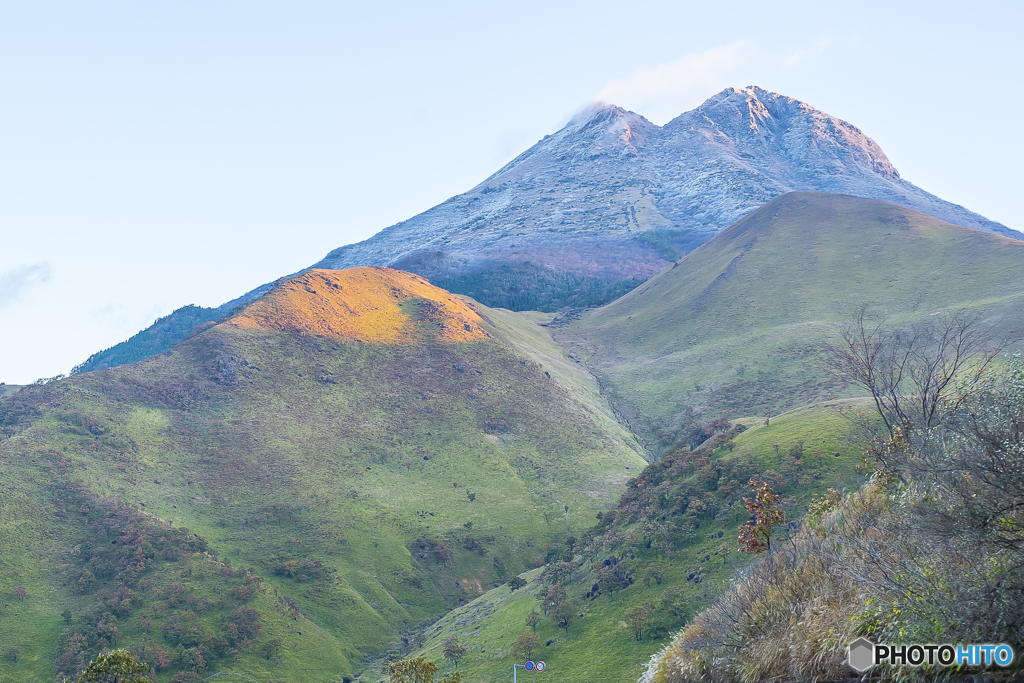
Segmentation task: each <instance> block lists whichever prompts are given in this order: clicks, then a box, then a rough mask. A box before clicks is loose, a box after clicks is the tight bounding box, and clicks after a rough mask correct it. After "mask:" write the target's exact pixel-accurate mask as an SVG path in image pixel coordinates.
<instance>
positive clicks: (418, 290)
mask: <svg viewBox="0 0 1024 683" xmlns="http://www.w3.org/2000/svg"><path fill="white" fill-rule="evenodd" d="M482 322H483V321H482V320H481V319H480V316H479V315H478V314H477V312H476V311H474V310H473V309H472V308H470V306H469V305H468V304H466V303H465V302H464V301H462V300H461V299H459V298H458V297H456V296H454V295H452V294H449V293H448V292H446V291H445V290H443V289H440V288H438V287H434V286H433V285H431V284H430V283H428V282H427V281H426V280H424V279H423V278H421V277H419V276H418V275H413V274H412V273H406V272H402V271H399V270H392V269H390V268H379V267H372V268H351V269H349V270H344V271H336V270H311V271H308V272H305V273H303V274H301V275H298V276H296V277H294V278H291V279H289V280H286V281H285V282H283V283H281V284H280V285H279V286H278V287H276V288H275V289H274V290H273V291H272V292H270V293H268V294H266V295H265V296H264V297H263V298H262V299H260V300H259V301H257V302H255V303H254V304H252V305H251V306H249V307H248V308H246V309H245V311H244V312H242V313H241V314H240V315H238V316H237V317H236V318H234V319H233V320H231V321H230V322H229V323H228V324H229V325H231V326H234V327H238V328H243V329H261V330H279V331H284V332H292V333H296V334H301V335H307V336H318V337H324V338H326V339H332V340H337V341H356V342H363V343H369V344H384V345H409V344H415V343H418V342H421V341H424V340H426V339H436V340H437V341H441V342H447V343H459V342H470V341H480V340H483V339H487V338H489V337H490V335H489V334H488V333H487V332H486V331H484V329H483V328H482V327H481V324H482Z"/></svg>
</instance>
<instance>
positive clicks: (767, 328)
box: [558, 192, 1024, 451]
mask: <svg viewBox="0 0 1024 683" xmlns="http://www.w3.org/2000/svg"><path fill="white" fill-rule="evenodd" d="M862 305H867V306H868V307H869V314H870V315H872V316H874V317H875V318H876V319H881V318H882V317H885V318H887V319H889V320H890V321H891V322H893V323H899V324H906V323H910V322H913V321H915V320H923V319H927V318H928V317H929V316H930V315H932V314H934V313H936V312H937V311H942V310H947V309H956V308H959V307H964V306H966V307H969V308H971V309H973V311H975V312H977V314H978V315H980V316H981V317H982V318H983V319H984V321H985V323H986V324H988V325H990V326H991V327H992V328H993V329H994V330H996V331H997V332H1004V331H1006V330H1009V329H1011V328H1013V327H1016V329H1018V330H1019V329H1021V327H1020V326H1021V325H1022V324H1024V316H1022V311H1024V242H1019V241H1015V240H1011V239H1008V238H1005V237H1001V236H999V235H995V234H992V233H985V232H980V231H977V230H970V229H967V228H961V227H958V226H954V225H950V224H948V223H944V222H942V221H940V220H938V219H935V218H932V217H930V216H926V215H924V214H920V213H917V212H914V211H911V210H909V209H905V208H902V207H899V206H896V205H894V204H889V203H885V202H878V201H874V200H869V199H860V198H856V197H850V196H846V195H829V194H820V193H811V192H799V193H792V194H787V195H783V196H781V197H779V198H777V199H775V200H773V201H771V202H769V203H768V204H766V205H764V206H763V207H761V208H760V209H758V210H757V211H754V212H753V213H751V214H750V215H748V216H746V217H745V218H743V219H742V220H740V221H738V222H737V223H736V224H735V225H733V226H732V227H730V228H728V229H726V230H724V231H723V232H722V233H720V234H719V235H718V236H716V237H715V238H714V239H712V240H711V241H709V242H708V243H706V244H704V245H703V246H701V247H700V248H698V249H696V250H695V251H693V252H691V253H689V254H687V255H686V256H685V257H684V258H682V259H680V260H679V261H678V262H677V263H676V264H675V266H674V267H673V268H671V269H668V270H666V271H663V272H662V273H660V274H659V275H657V276H656V277H654V278H652V279H651V280H649V281H647V282H646V283H644V284H643V285H641V286H640V287H638V288H637V289H635V290H634V291H632V292H630V293H629V294H627V295H626V296H624V297H622V298H621V299H618V300H617V301H615V302H613V303H611V304H609V305H607V306H604V307H603V308H600V309H595V310H592V311H586V312H582V314H580V315H578V317H577V318H576V319H574V320H570V318H571V317H572V316H568V317H566V318H564V319H563V321H562V326H561V327H559V334H558V338H559V340H560V341H562V342H564V343H565V344H566V346H567V347H568V348H569V349H570V350H571V353H572V354H573V355H574V356H578V357H580V358H582V359H583V360H584V361H586V362H587V363H588V365H589V366H590V367H591V368H592V369H593V370H594V372H595V373H596V374H597V376H598V377H599V379H600V380H601V383H602V386H603V387H604V388H605V389H606V391H607V395H608V397H609V399H610V400H611V402H612V404H613V406H614V407H615V408H616V409H617V411H618V412H619V413H620V414H621V415H622V417H623V419H624V420H625V421H627V422H628V424H629V425H630V426H631V427H632V428H633V431H635V432H636V433H637V434H638V435H639V436H641V437H642V438H643V439H644V441H645V444H646V445H647V446H648V447H649V448H650V449H651V450H654V451H659V450H661V449H663V448H665V447H666V446H667V445H668V444H669V443H670V442H671V439H672V438H673V437H674V434H675V433H676V431H678V429H679V428H681V427H683V426H685V424H686V423H688V422H689V421H690V420H691V419H693V415H695V414H696V415H703V416H704V417H705V418H709V419H710V418H712V417H720V416H730V415H744V414H752V413H755V414H761V415H764V414H769V413H774V414H777V413H780V412H782V411H784V410H788V409H791V408H794V407H797V406H801V405H806V404H808V403H811V402H813V401H816V400H821V399H823V398H828V397H832V396H841V395H843V390H842V388H841V387H839V386H835V385H833V384H832V383H831V382H830V381H829V378H828V377H827V375H826V374H825V373H823V372H822V371H821V369H820V367H819V365H818V364H817V362H816V361H817V358H818V356H819V353H820V351H821V349H822V347H823V346H824V344H825V343H826V342H828V341H830V340H832V339H834V337H835V332H836V330H837V327H836V326H837V325H839V324H842V323H844V322H847V321H849V320H851V319H852V318H853V317H854V316H855V315H856V313H857V311H858V310H859V308H860V307H861V306H862Z"/></svg>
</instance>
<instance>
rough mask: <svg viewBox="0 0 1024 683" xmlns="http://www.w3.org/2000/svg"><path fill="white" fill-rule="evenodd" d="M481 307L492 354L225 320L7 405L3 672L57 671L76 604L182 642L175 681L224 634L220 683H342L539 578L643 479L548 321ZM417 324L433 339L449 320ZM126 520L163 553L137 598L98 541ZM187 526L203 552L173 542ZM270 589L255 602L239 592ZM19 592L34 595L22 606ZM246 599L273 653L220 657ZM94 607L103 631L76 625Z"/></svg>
mask: <svg viewBox="0 0 1024 683" xmlns="http://www.w3.org/2000/svg"><path fill="white" fill-rule="evenodd" d="M397 286H398V285H396V287H397ZM345 287H346V288H348V287H349V284H348V283H346V284H345ZM296 290H297V291H298V293H299V295H300V296H305V294H303V293H302V292H303V291H309V292H312V291H313V290H312V287H311V286H309V285H307V289H306V290H302V288H301V287H296ZM346 291H349V290H348V289H346ZM268 297H273V294H271V295H268ZM310 301H313V299H312V297H310V298H309V300H308V301H306V300H301V301H298V303H297V304H296V306H299V307H301V306H305V305H306V304H309V306H312V304H311V303H309V302H310ZM314 303H315V302H314ZM412 303H413V304H415V303H416V301H415V300H413V302H412ZM281 305H282V306H284V307H287V306H288V305H290V304H289V302H288V301H284V302H283V303H281ZM375 306H376V304H375ZM403 306H404V304H403ZM414 308H415V306H414ZM311 310H312V309H311ZM374 310H376V309H374ZM407 310H411V309H408V307H407V306H406V307H405V308H402V311H403V313H402V314H401V316H406V313H405V311H407ZM424 310H427V312H428V314H430V315H432V313H431V311H432V310H433V309H429V307H427V308H426V309H424ZM300 312H301V311H300ZM484 313H485V315H488V318H489V319H490V320H491V321H492V322H491V323H490V324H488V323H486V322H485V323H484V325H485V327H486V328H487V330H488V331H489V333H490V338H480V339H477V340H472V341H468V342H463V343H447V342H444V341H442V340H441V339H440V338H434V337H431V336H430V334H426V335H423V336H421V338H418V341H416V342H415V343H402V344H391V345H387V344H375V343H368V342H367V343H364V342H357V341H352V340H346V339H328V338H325V337H322V336H311V335H304V334H297V333H293V332H284V331H280V330H275V329H265V328H252V327H246V326H244V325H241V324H238V325H232V324H223V325H218V326H215V327H212V328H210V329H207V330H205V331H204V332H202V333H200V334H198V335H196V336H194V337H192V338H190V339H188V340H186V341H184V342H182V343H181V344H179V345H178V346H176V347H175V349H174V350H173V353H171V354H169V355H167V354H165V355H161V356H157V357H155V358H152V359H149V360H146V361H143V362H141V363H137V364H134V365H127V366H122V367H120V368H115V369H110V370H103V371H99V372H92V373H85V374H82V375H76V376H74V377H72V378H69V379H66V380H62V381H58V382H52V383H50V384H47V385H45V386H38V387H28V388H26V389H25V390H23V391H21V392H19V393H18V394H16V395H14V396H13V397H11V398H8V399H6V400H5V402H4V403H3V415H2V416H0V417H2V418H3V422H4V425H6V427H5V431H4V432H3V438H2V440H0V486H2V487H3V488H4V490H5V492H7V491H9V492H11V493H10V495H6V494H5V496H4V497H3V500H2V503H0V524H2V526H3V532H4V533H3V534H2V539H3V540H2V542H3V543H4V547H3V548H2V550H3V552H2V556H0V557H2V559H0V563H2V564H0V570H2V571H0V595H2V596H3V600H4V601H5V602H7V603H8V607H7V608H6V610H5V611H4V613H3V614H0V642H4V643H17V647H19V649H20V650H21V652H22V655H21V657H20V659H19V661H18V663H17V664H14V663H12V662H11V661H8V659H6V658H3V659H0V679H3V680H14V681H17V680H45V679H47V678H48V677H50V676H52V675H53V671H54V668H53V661H54V659H55V658H57V657H58V656H59V655H63V654H66V653H67V652H68V651H69V647H70V646H69V645H68V643H67V642H66V641H67V637H65V638H64V640H62V641H61V645H60V647H58V645H57V644H56V643H57V641H58V640H59V639H60V638H61V632H62V630H63V629H64V627H65V624H64V621H63V619H62V618H61V616H60V613H61V612H62V611H63V610H64V609H69V610H70V611H71V612H73V613H74V614H75V615H76V616H74V618H73V620H72V621H73V623H72V625H71V627H72V629H74V628H79V627H81V628H84V627H85V626H88V628H89V629H93V630H96V631H97V632H98V631H99V630H101V629H100V626H99V625H98V624H105V625H109V624H110V623H113V622H110V620H109V619H107V620H104V618H103V613H104V611H108V610H112V612H111V613H112V614H114V615H115V616H116V615H117V614H119V612H117V610H122V612H121V613H120V614H121V616H118V617H117V622H116V623H117V628H118V629H119V636H118V637H117V638H116V639H115V640H116V644H118V645H128V646H132V647H134V648H136V649H139V648H142V650H143V651H144V652H154V651H155V650H157V649H159V648H164V649H166V650H167V651H168V653H169V655H170V658H171V663H170V664H169V665H168V666H167V667H166V668H165V669H164V670H163V671H162V672H161V673H160V679H161V680H169V678H170V677H171V676H172V675H173V674H174V673H175V672H176V671H178V670H180V669H182V668H186V669H187V668H193V667H191V666H190V665H189V663H188V655H189V648H193V649H194V648H197V647H201V645H202V644H200V645H197V644H196V642H198V641H202V638H204V637H205V638H206V641H205V645H202V646H207V645H208V646H209V647H208V648H207V651H208V653H212V654H210V657H207V659H210V658H211V657H212V659H211V661H209V662H208V666H207V667H206V668H205V669H202V670H201V673H203V675H204V676H205V675H209V674H210V673H213V672H215V671H217V670H221V669H228V670H236V671H240V672H245V673H247V674H250V675H253V676H256V677H257V679H259V680H261V681H263V680H271V679H274V680H276V679H280V680H308V681H327V680H339V681H340V680H341V678H343V677H351V676H354V675H356V674H358V672H359V670H360V667H361V662H362V661H363V658H364V657H365V656H366V655H368V654H373V653H376V652H380V651H381V650H383V649H384V648H385V647H387V645H388V643H390V642H392V641H395V640H400V639H401V637H402V635H403V633H404V632H406V631H407V630H409V629H413V628H415V627H419V626H421V625H423V624H426V623H429V622H431V621H433V620H435V619H436V618H438V617H439V616H441V615H442V614H444V613H445V612H446V611H447V610H449V609H451V608H453V607H456V606H458V605H459V604H461V603H465V602H468V601H469V600H472V599H474V598H475V597H476V596H478V595H479V594H481V592H483V591H485V590H486V589H488V588H489V587H491V586H494V585H496V584H497V583H499V582H501V581H503V580H505V579H506V578H507V577H509V576H512V575H514V574H516V573H519V572H522V571H523V570H525V569H528V568H530V567H532V566H537V565H538V564H540V563H541V562H542V561H543V558H544V552H545V551H544V547H545V545H547V544H548V543H551V542H557V541H558V539H561V538H564V537H566V536H567V535H568V534H569V533H578V532H579V530H581V529H583V528H585V527H586V526H589V525H590V524H591V522H592V520H593V518H594V515H595V514H596V513H597V512H598V511H600V510H603V509H605V507H606V506H607V502H608V501H609V500H610V499H614V497H615V496H617V495H618V493H619V492H620V491H621V490H622V487H623V486H624V484H625V482H626V480H627V478H628V476H629V474H630V471H632V472H637V471H639V470H640V469H642V468H643V466H644V465H645V464H646V463H645V461H644V460H643V458H642V457H641V456H640V449H639V448H638V447H637V446H636V444H635V443H630V440H629V435H628V433H626V432H624V431H623V430H622V429H621V428H619V427H618V426H617V425H615V424H614V422H613V421H612V420H611V418H610V417H609V413H608V409H607V406H602V405H601V404H600V398H599V397H598V394H597V390H596V388H595V387H594V385H593V380H592V379H590V378H588V377H587V376H586V375H585V373H583V372H580V371H578V370H577V366H576V365H575V364H574V363H571V362H569V361H568V360H566V359H565V358H564V357H562V356H561V354H560V353H558V350H557V348H556V347H554V345H553V344H552V343H551V342H550V340H548V341H547V342H546V346H545V348H543V349H540V350H537V351H535V352H533V353H532V354H531V355H528V354H526V353H523V352H522V351H520V350H517V347H518V349H524V348H527V347H529V345H530V343H531V340H539V341H543V339H544V338H543V336H537V334H536V332H534V331H533V330H532V329H531V327H532V324H530V323H525V322H523V321H521V320H516V319H514V318H513V317H512V314H508V313H506V312H502V311H491V312H488V311H486V310H485V311H484ZM417 315H418V314H417V313H416V312H415V310H413V311H412V313H411V314H410V315H409V316H407V317H410V318H411V319H413V320H414V322H415V325H414V326H416V325H418V326H419V327H418V328H417V329H419V328H423V329H428V328H429V329H435V328H437V327H438V325H437V324H436V320H434V319H433V318H429V315H428V317H427V318H423V319H420V318H417ZM425 315H426V314H425ZM296 319H297V320H299V321H300V322H301V320H302V318H301V316H299V317H297V318H296ZM432 326H433V327H432ZM440 328H441V329H443V328H444V324H441V326H440ZM467 329H468V326H467ZM506 335H507V336H506ZM513 337H514V339H513ZM406 341H408V340H406ZM55 483H59V484H60V490H61V491H69V492H71V493H69V494H67V495H65V494H62V493H60V492H59V491H58V492H55V487H54V484H55ZM469 494H472V497H473V500H472V501H471V500H470V496H469ZM69 498H74V500H78V499H79V498H82V499H83V500H86V499H87V500H93V501H95V502H94V503H90V505H91V506H92V507H88V506H86V505H85V504H84V503H83V504H82V505H78V504H77V503H75V504H74V505H70V504H69V503H68V502H67V501H68V500H69ZM109 505H113V506H115V508H116V509H122V508H124V509H126V510H129V511H134V512H131V514H137V515H138V519H137V520H135V518H134V517H133V518H131V519H132V520H135V521H131V520H129V521H125V522H123V524H135V525H136V526H138V527H139V528H142V529H143V530H144V533H143V532H139V534H141V536H143V537H146V538H151V540H152V545H153V546H159V547H158V549H157V550H155V551H153V552H152V555H153V556H152V557H148V556H147V557H146V558H145V561H144V564H145V565H146V567H145V569H144V570H141V573H139V575H138V576H137V577H135V578H134V579H133V581H134V582H130V583H126V580H124V579H123V575H122V574H119V573H118V572H120V571H121V570H119V569H111V568H110V567H107V568H106V569H105V570H102V571H101V569H100V568H101V567H106V565H103V564H102V558H103V557H104V556H105V555H104V553H103V552H99V551H100V550H102V549H103V548H105V547H106V546H104V545H103V544H106V543H111V542H112V541H117V540H118V539H120V538H121V537H122V536H124V537H125V538H128V536H127V535H125V534H126V533H127V532H124V533H122V532H121V531H117V532H116V533H115V532H111V531H110V529H109V528H108V527H105V526H103V524H101V523H100V522H98V521H96V520H97V519H98V518H97V517H96V516H95V514H94V513H93V512H91V510H93V508H96V509H103V510H106V509H107V508H105V507H103V506H109ZM97 506H98V507H97ZM82 509H84V510H85V512H81V511H80V510H82ZM96 514H99V513H96ZM124 514H126V515H128V514H129V513H128V512H125V513H124ZM182 527H185V528H187V529H188V532H187V534H186V533H184V532H181V533H179V534H178V536H180V537H181V538H183V539H186V540H188V539H194V541H195V542H196V543H199V542H201V543H202V547H203V548H205V549H206V553H207V554H206V555H202V556H201V557H197V556H195V552H196V550H195V549H191V550H185V551H179V550H176V549H174V548H177V547H178V546H174V548H171V549H167V543H170V541H167V539H164V541H165V542H163V543H161V542H159V539H161V538H163V537H164V536H166V535H167V534H170V533H171V531H167V529H181V528H182ZM119 528H120V527H119ZM125 528H127V527H125ZM133 528H134V527H133ZM175 533H177V532H175ZM112 534H113V535H112ZM139 534H136V535H139ZM183 534H184V535H183ZM132 538H134V537H132ZM176 538H177V537H176ZM107 539H110V540H107ZM179 541H180V543H185V541H182V540H180V539H179ZM179 541H175V542H176V543H177V542H179ZM124 542H125V543H130V542H133V541H130V540H129V541H124ZM188 542H189V543H191V542H192V541H188ZM114 545H115V547H118V548H119V547H121V546H120V545H117V544H116V543H115V544H114ZM141 545H145V544H144V543H142V544H141ZM172 545H173V544H172ZM76 547H77V548H78V550H76ZM133 547H134V546H133ZM182 547H184V546H182ZM161 548H163V549H161ZM97 549H99V550H97ZM107 552H109V551H107ZM140 552H143V553H145V552H148V551H144V550H140ZM183 553H185V554H184V555H183ZM140 557H141V556H140ZM97 558H99V559H97ZM204 558H205V559H204ZM90 568H91V569H90ZM249 568H252V569H251V571H249ZM85 570H89V571H91V573H92V574H93V575H94V580H92V581H91V582H88V583H89V585H88V586H87V587H83V584H81V581H82V579H81V577H82V576H83V574H82V572H83V571H85ZM251 575H255V576H257V577H258V582H257V583H256V584H255V585H256V589H254V590H255V592H254V594H253V596H252V597H251V598H249V602H245V601H243V600H241V599H238V598H237V597H236V596H237V595H239V592H238V591H240V590H242V589H240V588H238V587H239V586H240V585H241V586H249V585H250V584H249V583H246V581H249V580H250V579H248V578H247V577H249V576H251ZM119 576H120V577H122V578H118V577H119ZM197 576H199V577H204V578H196V577H197ZM175 584H178V585H180V586H182V588H181V589H177V588H174V587H173V586H174V585H175ZM19 585H23V586H25V587H26V589H27V593H28V597H27V599H26V600H25V601H24V602H17V603H16V604H14V602H15V601H14V600H12V597H11V596H12V591H13V590H14V588H15V587H17V586H19ZM119 586H120V587H127V588H130V589H131V590H132V591H134V595H133V596H132V597H131V600H130V602H131V604H130V605H129V606H128V607H127V608H125V607H123V604H122V603H123V600H122V601H121V602H118V601H115V602H113V603H112V602H111V600H114V599H115V597H116V595H115V594H116V593H117V590H118V587H119ZM250 587H251V586H250ZM235 589H238V590H235ZM232 591H235V592H232ZM122 593H123V592H122ZM175 596H177V597H175ZM122 597H123V595H122ZM119 600H120V599H119ZM172 603H173V604H172ZM247 605H248V606H249V607H252V608H253V609H255V610H257V611H258V613H259V615H260V616H259V623H260V624H261V626H262V628H261V630H260V631H259V633H258V634H257V636H258V637H256V638H254V639H249V640H247V641H246V640H239V642H238V643H237V645H232V644H231V643H228V644H227V645H223V644H220V645H218V643H216V642H214V640H215V638H214V637H213V636H210V635H209V633H206V632H204V631H203V629H204V628H206V629H208V630H209V631H211V632H213V633H222V632H223V631H224V629H225V628H226V626H225V625H226V624H228V623H229V622H230V621H231V620H232V619H235V618H237V615H238V614H239V613H238V610H239V609H242V608H243V607H245V606H247ZM200 606H202V609H200ZM89 610H93V612H95V615H94V616H95V617H96V621H95V622H89V621H88V620H87V619H86V618H85V616H82V617H80V616H78V615H79V614H80V613H81V614H83V615H85V614H86V613H89ZM188 611H191V612H192V613H193V615H189V614H187V613H186V612H188ZM26 615H31V616H30V617H28V618H27V617H26ZM143 620H146V621H148V622H150V623H151V624H152V625H151V626H150V627H148V628H149V630H148V631H147V630H146V628H144V626H143ZM83 624H84V625H85V626H83ZM180 624H184V625H185V626H179V625H180ZM190 624H191V625H190ZM186 626H187V627H188V628H186ZM94 627H95V628H94ZM175 629H177V630H178V631H181V630H182V629H185V631H186V633H185V634H184V635H180V636H179V635H175V633H176V632H177V631H175ZM188 629H191V631H189V630H188ZM165 632H169V633H171V635H170V636H168V635H166V633H165ZM193 632H194V633H193ZM189 633H193V635H192V636H190V635H189ZM195 633H198V634H199V635H198V636H195ZM203 633H206V635H205V636H204V635H203ZM94 636H95V634H93V635H91V636H90V638H92V641H90V644H89V648H92V649H98V647H99V645H101V644H102V643H103V642H104V641H101V640H99V637H98V636H96V637H94ZM193 636H194V637H193ZM194 641H196V642H194ZM272 641H280V646H279V650H278V651H277V652H276V653H271V655H272V656H269V658H268V655H267V652H266V651H265V648H267V647H269V646H271V643H272ZM179 646H181V648H183V649H184V650H185V651H186V652H185V655H186V657H185V658H184V659H181V661H179V654H180V653H176V648H178V647H179ZM89 648H86V649H89ZM147 648H148V649H147ZM232 650H234V651H232ZM89 652H90V655H91V654H95V652H92V651H91V650H89ZM218 653H220V654H218ZM2 656H3V653H0V657H2Z"/></svg>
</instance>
